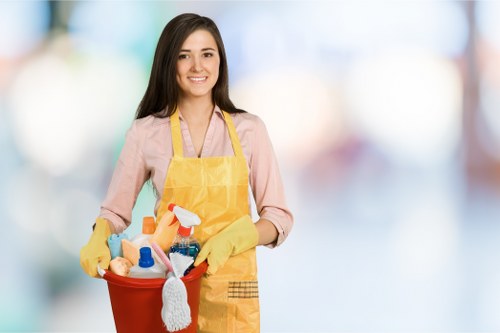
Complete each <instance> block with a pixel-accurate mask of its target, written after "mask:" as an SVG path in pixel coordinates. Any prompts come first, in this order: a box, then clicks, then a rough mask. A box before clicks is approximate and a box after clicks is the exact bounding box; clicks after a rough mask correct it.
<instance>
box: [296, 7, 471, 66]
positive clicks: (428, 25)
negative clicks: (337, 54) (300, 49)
mask: <svg viewBox="0 0 500 333" xmlns="http://www.w3.org/2000/svg"><path fill="white" fill-rule="evenodd" d="M295 8H296V9H295V18H296V17H297V15H302V14H303V13H304V12H309V15H307V16H305V17H308V18H309V19H308V21H307V24H301V25H299V27H300V29H301V30H302V31H308V32H309V33H308V34H307V36H308V38H310V39H313V40H316V41H317V43H320V44H323V45H329V46H330V47H334V48H338V49H340V50H351V51H353V50H354V51H363V50H371V49H373V48H386V47H389V46H394V45H399V46H409V45H415V46H419V47H423V48H428V49H433V50H435V51H436V52H439V53H442V54H445V55H450V56H454V55H458V54H460V53H461V52H462V51H463V49H464V47H465V45H466V42H467V35H468V29H467V19H466V16H465V12H464V10H463V8H462V6H461V4H459V3H456V2H452V1H401V2H397V1H372V2H369V1H362V2H359V1H353V2H348V1H337V2H319V3H318V5H315V6H310V5H305V6H304V7H299V6H296V7H295Z"/></svg>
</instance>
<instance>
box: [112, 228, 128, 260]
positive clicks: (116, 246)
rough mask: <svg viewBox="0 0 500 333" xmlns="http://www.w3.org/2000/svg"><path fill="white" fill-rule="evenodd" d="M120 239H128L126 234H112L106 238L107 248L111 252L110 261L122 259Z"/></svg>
mask: <svg viewBox="0 0 500 333" xmlns="http://www.w3.org/2000/svg"><path fill="white" fill-rule="evenodd" d="M122 239H128V235H127V234H126V233H121V234H112V235H111V236H109V237H108V247H109V251H110V252H111V259H115V258H116V257H123V249H122Z"/></svg>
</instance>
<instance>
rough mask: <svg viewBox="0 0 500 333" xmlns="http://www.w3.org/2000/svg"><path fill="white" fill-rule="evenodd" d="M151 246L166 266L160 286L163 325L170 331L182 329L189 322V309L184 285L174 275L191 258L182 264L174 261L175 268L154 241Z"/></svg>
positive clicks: (181, 269) (185, 265) (189, 263)
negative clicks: (161, 285)
mask: <svg viewBox="0 0 500 333" xmlns="http://www.w3.org/2000/svg"><path fill="white" fill-rule="evenodd" d="M151 247H152V248H153V250H154V251H155V253H156V254H157V255H158V257H159V258H160V260H161V261H162V262H163V264H164V265H165V267H168V274H167V281H165V284H164V285H163V288H162V300H163V306H162V309H161V317H162V320H163V322H164V323H165V326H167V329H168V330H169V331H170V332H175V331H178V330H182V329H184V328H186V327H188V326H189V324H190V323H191V309H190V307H189V304H188V301H187V291H186V286H185V285H184V283H183V282H182V281H181V279H180V277H178V276H176V275H175V272H176V270H177V271H179V270H180V271H182V272H183V271H184V270H185V269H186V268H187V267H189V265H191V263H192V258H189V259H190V260H189V261H187V262H185V263H184V264H182V263H181V264H180V265H181V266H182V265H184V266H182V267H180V266H179V264H178V263H177V262H176V264H175V265H176V270H174V268H173V265H172V263H171V262H170V260H168V257H167V256H166V255H165V252H163V250H162V249H161V248H160V247H159V246H158V244H156V243H152V244H151Z"/></svg>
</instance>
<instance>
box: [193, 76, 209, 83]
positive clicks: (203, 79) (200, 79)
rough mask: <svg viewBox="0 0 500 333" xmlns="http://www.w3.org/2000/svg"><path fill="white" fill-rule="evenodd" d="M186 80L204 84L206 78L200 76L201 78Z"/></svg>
mask: <svg viewBox="0 0 500 333" xmlns="http://www.w3.org/2000/svg"><path fill="white" fill-rule="evenodd" d="M188 79H189V80H191V81H193V82H205V81H206V80H207V76H202V77H194V76H191V77H188Z"/></svg>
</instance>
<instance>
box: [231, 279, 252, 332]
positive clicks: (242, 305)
mask: <svg viewBox="0 0 500 333" xmlns="http://www.w3.org/2000/svg"><path fill="white" fill-rule="evenodd" d="M227 297H228V330H227V331H228V333H229V332H248V333H257V332H259V331H260V313H259V285H258V282H257V280H250V281H229V284H228V291H227Z"/></svg>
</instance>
